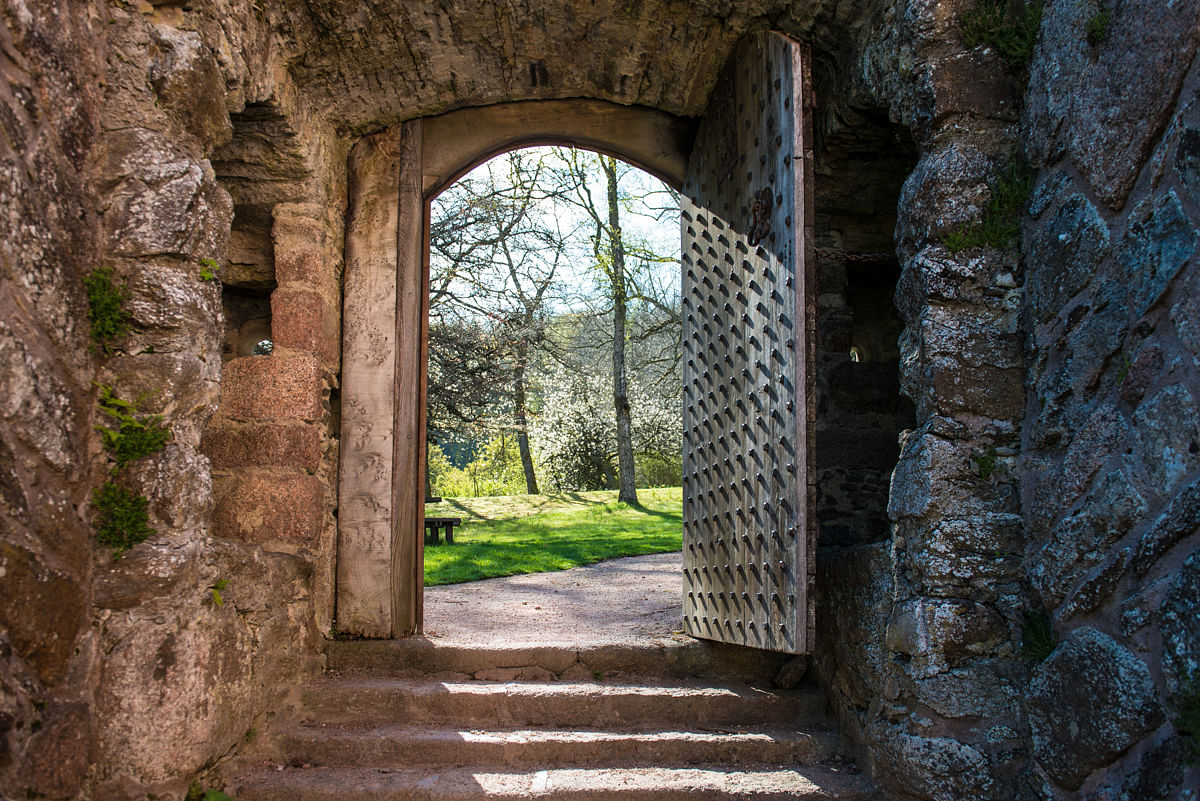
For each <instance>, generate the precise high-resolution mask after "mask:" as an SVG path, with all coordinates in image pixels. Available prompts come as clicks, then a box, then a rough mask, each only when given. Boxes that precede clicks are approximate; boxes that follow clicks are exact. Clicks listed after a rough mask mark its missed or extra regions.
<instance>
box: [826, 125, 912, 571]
mask: <svg viewBox="0 0 1200 801" xmlns="http://www.w3.org/2000/svg"><path fill="white" fill-rule="evenodd" d="M838 111H840V112H841V113H842V115H844V116H845V118H844V119H843V118H841V117H839V116H838V115H836V114H835V113H833V112H831V111H826V112H825V113H824V114H821V115H820V117H819V122H820V123H823V125H822V127H819V128H818V129H817V130H818V131H819V133H818V137H817V147H816V156H815V164H816V172H817V175H816V182H815V193H816V198H815V206H816V230H815V239H816V255H817V290H818V300H817V338H818V341H817V370H818V374H817V375H818V377H817V419H816V431H817V444H816V467H817V517H818V519H819V521H820V527H821V539H820V543H819V545H820V547H847V546H853V545H857V544H861V543H871V542H882V541H884V540H886V539H887V538H888V536H889V534H890V531H891V524H890V521H889V519H888V515H887V502H888V485H889V482H890V480H891V474H892V470H893V469H894V468H895V467H896V461H897V459H898V458H899V455H900V444H899V437H900V433H901V432H902V431H905V430H907V429H911V428H912V427H913V426H914V423H915V412H914V409H913V405H912V402H911V401H909V400H908V399H907V398H904V397H902V396H901V394H900V350H899V346H898V344H897V343H898V340H899V337H900V332H901V330H902V329H903V327H904V324H903V321H902V320H901V319H900V314H899V312H898V311H897V310H896V306H895V303H894V301H893V296H894V295H895V293H896V282H897V280H898V279H899V277H900V263H899V260H898V258H897V256H896V251H895V244H894V240H893V236H894V232H895V228H896V210H897V206H898V204H899V199H900V189H901V186H902V184H903V182H904V179H905V178H906V177H907V176H908V174H909V172H911V171H912V168H913V166H914V165H915V164H916V151H915V146H914V145H913V143H912V141H911V137H910V136H909V135H908V133H907V132H906V131H904V130H903V129H902V128H899V127H897V126H894V125H892V124H891V123H889V122H888V121H887V119H886V117H881V116H880V115H878V114H876V115H870V114H866V113H863V112H858V111H854V110H851V109H848V108H839V109H838Z"/></svg>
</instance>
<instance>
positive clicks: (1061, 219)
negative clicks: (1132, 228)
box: [1026, 194, 1109, 323]
mask: <svg viewBox="0 0 1200 801" xmlns="http://www.w3.org/2000/svg"><path fill="white" fill-rule="evenodd" d="M1108 250H1109V232H1108V224H1107V223H1105V221H1104V220H1103V219H1102V218H1101V217H1100V213H1099V212H1098V211H1097V210H1096V207H1095V206H1094V205H1092V203H1091V202H1090V201H1089V200H1088V199H1087V198H1086V197H1084V196H1083V195H1080V194H1075V195H1071V196H1070V197H1069V198H1067V199H1066V201H1065V202H1064V203H1063V204H1062V205H1061V206H1060V207H1059V209H1058V211H1056V212H1055V213H1054V216H1053V217H1051V218H1050V219H1049V220H1048V221H1046V222H1045V223H1043V224H1041V225H1040V226H1039V227H1038V228H1036V229H1035V230H1034V231H1033V233H1032V234H1031V236H1030V238H1029V267H1028V270H1029V272H1028V277H1027V279H1026V286H1027V287H1028V292H1029V304H1030V306H1031V308H1032V309H1033V315H1034V318H1035V319H1036V320H1037V321H1039V322H1043V323H1044V322H1047V321H1048V320H1049V319H1050V318H1051V317H1053V316H1054V315H1056V314H1058V313H1059V312H1060V311H1061V310H1062V309H1063V307H1064V306H1065V305H1066V303H1067V301H1069V300H1070V299H1071V298H1073V297H1075V296H1076V295H1077V294H1079V293H1080V292H1081V291H1082V290H1083V288H1084V287H1085V286H1087V285H1088V282H1089V281H1091V280H1092V277H1093V276H1094V275H1095V273H1096V268H1097V266H1098V265H1099V264H1100V262H1102V261H1103V260H1104V259H1105V258H1106V257H1107V255H1108Z"/></svg>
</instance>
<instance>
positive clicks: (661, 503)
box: [425, 487, 683, 585]
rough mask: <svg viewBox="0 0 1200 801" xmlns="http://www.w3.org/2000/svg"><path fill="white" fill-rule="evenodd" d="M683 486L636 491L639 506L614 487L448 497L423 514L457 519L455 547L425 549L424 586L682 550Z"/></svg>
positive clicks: (427, 507)
mask: <svg viewBox="0 0 1200 801" xmlns="http://www.w3.org/2000/svg"><path fill="white" fill-rule="evenodd" d="M682 497H683V494H682V490H681V489H680V488H679V487H667V488H664V489H640V490H638V501H639V503H638V505H637V506H629V505H627V504H623V503H618V502H617V493H616V491H615V490H606V491H600V492H572V493H567V494H563V495H505V496H499V497H492V498H449V499H446V500H444V501H442V502H441V503H438V504H429V505H428V506H426V507H425V514H426V516H428V517H461V518H462V519H463V525H462V527H461V528H456V529H455V530H454V540H455V542H454V544H453V545H446V544H441V545H427V546H425V584H426V585H433V584H459V583H461V582H464V581H478V580H479V579H484V578H493V577H495V576H515V575H518V574H521V573H543V572H546V571H548V570H566V569H567V568H571V567H578V566H579V565H588V564H592V563H594V562H600V561H603V560H605V559H614V558H616V557H619V556H638V555H640V554H647V553H666V552H669V551H677V550H679V549H680V548H681V547H682V542H681V532H682V527H683V516H682V511H681V510H682Z"/></svg>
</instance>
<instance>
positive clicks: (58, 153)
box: [0, 2, 104, 798]
mask: <svg viewBox="0 0 1200 801" xmlns="http://www.w3.org/2000/svg"><path fill="white" fill-rule="evenodd" d="M58 5H65V4H51V3H35V4H34V3H31V4H27V3H21V2H6V3H4V4H3V5H2V6H0V14H2V15H3V20H2V24H0V73H2V74H3V76H4V80H0V386H3V388H4V392H3V398H2V399H0V587H2V588H3V592H2V593H0V796H3V797H5V798H23V797H25V795H26V793H32V794H36V795H44V796H51V797H55V798H65V797H70V796H74V795H75V794H76V793H78V792H79V789H80V788H81V786H82V785H83V782H84V779H85V776H86V773H87V768H88V754H89V753H90V751H91V750H92V748H93V747H94V744H95V731H94V727H93V725H92V721H93V719H94V710H95V697H94V691H95V687H96V679H97V672H98V669H99V660H100V657H101V652H100V647H99V646H100V638H99V637H98V636H97V633H96V632H95V631H94V630H93V629H92V627H91V614H90V612H91V608H90V604H91V594H92V589H91V587H92V558H91V548H90V546H89V540H90V538H91V534H90V531H89V528H88V523H87V519H86V516H85V513H84V510H85V509H86V505H87V497H88V493H89V490H90V486H91V480H92V477H93V471H92V463H93V458H92V457H93V455H94V451H95V444H94V441H93V440H92V436H91V423H92V413H91V407H92V404H93V402H94V396H95V392H94V389H93V387H92V384H91V381H92V378H93V377H94V376H95V372H96V364H97V360H96V357H95V354H93V353H92V352H91V351H89V349H88V345H89V329H88V325H87V316H86V309H87V299H86V294H85V292H84V289H83V283H82V279H83V276H84V274H85V273H86V272H87V271H88V270H89V269H90V268H91V267H92V266H94V263H93V259H94V258H95V255H96V253H97V252H98V250H99V241H100V235H99V226H98V223H97V216H96V214H95V209H94V206H93V204H92V202H91V200H90V198H89V197H88V193H87V190H86V186H85V183H84V178H83V176H84V173H85V171H86V169H87V159H88V155H89V152H90V151H91V148H92V147H93V145H94V143H95V140H96V136H97V129H98V123H99V114H100V111H99V109H100V92H99V89H98V80H97V78H98V76H99V74H100V73H101V71H102V69H103V60H104V52H103V50H102V48H98V47H95V46H93V44H92V42H93V41H94V40H95V39H96V38H98V37H99V36H100V33H101V31H102V30H103V25H104V23H103V20H102V18H101V14H100V11H99V9H98V8H96V7H94V5H92V4H86V3H75V4H73V9H72V11H71V13H63V12H62V11H61V9H59V8H57V7H56V6H58Z"/></svg>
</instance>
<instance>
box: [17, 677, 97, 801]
mask: <svg viewBox="0 0 1200 801" xmlns="http://www.w3.org/2000/svg"><path fill="white" fill-rule="evenodd" d="M42 717H43V718H44V719H45V721H46V722H45V725H44V726H43V727H42V729H41V731H39V732H37V733H36V734H35V735H34V736H33V738H32V739H31V740H30V743H29V751H28V754H27V762H26V764H25V766H24V773H25V776H26V781H27V782H28V783H29V786H30V788H32V790H33V791H34V793H37V794H38V795H43V796H47V797H49V798H74V797H75V796H76V795H77V794H78V793H79V791H80V789H82V787H83V780H84V778H85V777H86V776H87V769H88V764H89V759H88V755H89V752H90V746H91V731H92V726H91V723H92V710H91V707H90V706H89V705H88V704H86V703H84V702H82V701H73V702H58V703H52V704H49V705H47V707H46V708H45V710H43V713H42Z"/></svg>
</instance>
